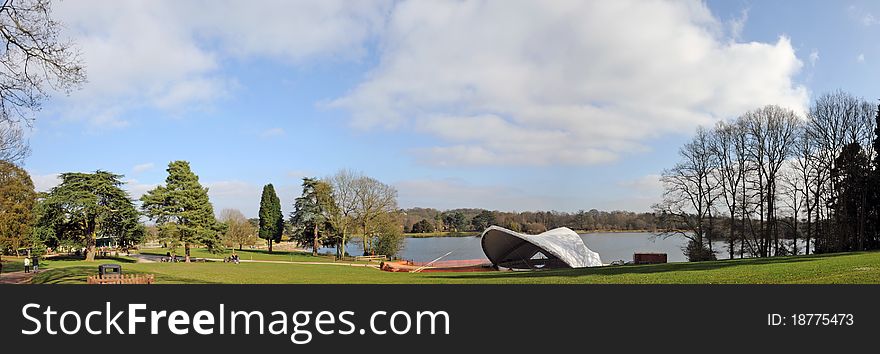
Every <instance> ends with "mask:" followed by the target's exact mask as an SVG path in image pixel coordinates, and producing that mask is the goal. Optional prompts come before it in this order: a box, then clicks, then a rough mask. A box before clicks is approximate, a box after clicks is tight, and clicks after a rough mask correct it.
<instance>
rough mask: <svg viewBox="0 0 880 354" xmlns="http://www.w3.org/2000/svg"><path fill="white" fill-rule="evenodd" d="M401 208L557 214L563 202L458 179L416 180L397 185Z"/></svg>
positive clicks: (509, 188)
mask: <svg viewBox="0 0 880 354" xmlns="http://www.w3.org/2000/svg"><path fill="white" fill-rule="evenodd" d="M394 187H395V188H397V190H398V199H399V205H400V206H401V207H402V208H411V207H428V208H437V209H441V210H442V209H453V208H484V209H490V210H493V209H494V210H506V211H512V210H514V209H518V210H520V211H523V210H558V209H559V208H561V207H563V206H567V205H563V201H562V200H561V199H560V198H555V197H550V196H541V195H534V194H532V193H530V192H526V191H523V190H519V189H516V188H511V187H501V186H497V185H493V186H478V185H471V184H468V183H466V182H464V181H462V180H458V179H415V180H406V181H401V182H397V183H394Z"/></svg>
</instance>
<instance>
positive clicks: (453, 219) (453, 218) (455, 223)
mask: <svg viewBox="0 0 880 354" xmlns="http://www.w3.org/2000/svg"><path fill="white" fill-rule="evenodd" d="M443 224H444V225H446V230H448V231H453V232H458V231H461V230H463V229H464V227H465V225H467V219H466V218H465V217H464V214H463V213H462V212H460V211H454V212H446V213H443Z"/></svg>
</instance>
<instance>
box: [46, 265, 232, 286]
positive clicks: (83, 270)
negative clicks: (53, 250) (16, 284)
mask: <svg viewBox="0 0 880 354" xmlns="http://www.w3.org/2000/svg"><path fill="white" fill-rule="evenodd" d="M96 274H97V269H96V268H95V267H92V266H72V267H62V268H51V269H46V270H42V271H40V272H39V273H37V275H35V276H34V278H33V279H32V280H31V284H85V283H86V278H88V277H89V276H90V275H96ZM125 274H155V275H156V282H157V283H183V284H220V283H218V282H210V281H204V280H197V279H189V278H180V277H174V276H169V275H166V274H157V273H150V272H140V271H127V272H125Z"/></svg>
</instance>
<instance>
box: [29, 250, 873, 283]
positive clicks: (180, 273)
mask: <svg viewBox="0 0 880 354" xmlns="http://www.w3.org/2000/svg"><path fill="white" fill-rule="evenodd" d="M115 261H117V262H125V263H123V264H122V267H123V270H124V272H126V273H151V274H155V275H156V279H157V282H158V283H203V284H209V283H225V284H265V283H271V284H275V283H283V284H287V283H290V284H319V283H336V284H363V283H375V284H395V283H397V284H400V283H407V284H428V283H463V284H498V283H503V284H513V283H546V284H686V283H697V284H712V283H723V284H786V283H799V284H807V283H811V284H812V283H838V284H844V283H845V284H850V283H875V284H876V283H880V252H862V253H848V254H830V255H810V256H795V257H779V258H769V259H766V258H765V259H745V260H732V261H715V262H700V263H669V264H659V265H632V266H619V267H601V268H589V269H569V270H554V271H539V272H481V273H419V274H411V273H389V272H383V271H379V270H376V269H372V268H361V267H348V266H339V265H302V264H273V263H241V264H229V263H219V262H217V263H210V262H209V263H192V264H184V263H129V262H132V261H133V260H131V259H127V258H117V259H116V260H115ZM108 262H110V261H108V260H99V261H95V262H85V261H81V260H69V259H59V260H47V261H43V262H42V266H43V268H42V269H44V271H43V272H41V273H39V274H37V275H36V277H35V278H34V280H33V282H34V283H40V284H55V283H80V284H81V283H83V282H85V278H86V277H87V276H88V275H92V274H95V273H96V271H97V266H98V265H99V264H103V263H108Z"/></svg>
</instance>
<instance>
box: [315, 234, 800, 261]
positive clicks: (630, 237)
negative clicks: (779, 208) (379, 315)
mask: <svg viewBox="0 0 880 354" xmlns="http://www.w3.org/2000/svg"><path fill="white" fill-rule="evenodd" d="M580 236H581V238H582V239H583V240H584V243H586V244H587V248H589V249H591V250H593V251H595V252H598V253H599V256H600V257H601V258H602V262H603V263H611V262H612V261H615V260H624V261H631V260H632V256H633V253H636V252H659V253H666V254H667V260H668V261H669V262H686V261H687V259H686V258H685V256H684V253H682V251H681V248H682V247H683V246H684V245H685V244H687V240H686V239H685V238H683V237H681V236H674V237H669V238H665V239H664V238H662V237H658V236H657V235H656V234H653V233H648V232H612V233H589V234H581V235H580ZM801 247H803V245H801ZM346 248H347V249H348V253H349V254H362V253H363V247H362V245H361V244H360V242H359V241H358V240H355V241H354V242H348V243H347V244H346ZM713 249H714V250H715V251H717V253H716V256H717V257H718V259H726V258H727V257H728V253H727V246H726V244H725V243H724V242H713ZM334 251H335V250H334V249H332V248H322V249H321V250H320V252H321V253H324V252H331V253H332V252H334ZM450 251H452V253H451V254H450V255H448V256H446V257H444V258H443V260H456V259H485V258H486V256H485V255H484V254H483V249H482V247H481V246H480V237H479V236H473V237H427V238H406V241H405V245H404V248H403V251H401V252H400V257H401V258H403V259H409V260H413V261H416V262H428V261H432V260H434V259H435V258H437V257H440V256H442V255H444V254H446V252H450Z"/></svg>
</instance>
